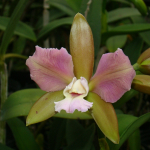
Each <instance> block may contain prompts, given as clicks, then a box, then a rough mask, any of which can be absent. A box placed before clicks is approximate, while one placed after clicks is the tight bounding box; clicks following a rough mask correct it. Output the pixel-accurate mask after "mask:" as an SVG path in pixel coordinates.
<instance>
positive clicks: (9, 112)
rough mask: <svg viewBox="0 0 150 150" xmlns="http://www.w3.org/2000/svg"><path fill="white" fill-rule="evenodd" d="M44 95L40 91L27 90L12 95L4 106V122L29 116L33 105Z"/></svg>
mask: <svg viewBox="0 0 150 150" xmlns="http://www.w3.org/2000/svg"><path fill="white" fill-rule="evenodd" d="M44 93H45V91H42V90H40V89H26V90H20V91H17V92H15V93H13V94H11V95H10V96H9V97H8V99H7V100H6V102H5V103H4V105H3V108H2V120H6V119H9V118H13V117H18V116H26V115H28V113H29V111H30V109H31V107H32V105H33V104H34V103H35V102H36V101H37V100H38V99H39V98H40V97H41V96H42V95H43V94H44Z"/></svg>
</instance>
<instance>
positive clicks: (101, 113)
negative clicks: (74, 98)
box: [87, 92, 120, 144]
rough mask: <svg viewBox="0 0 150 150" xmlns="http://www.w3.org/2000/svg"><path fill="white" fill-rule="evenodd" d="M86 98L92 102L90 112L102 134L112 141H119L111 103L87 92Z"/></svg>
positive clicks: (116, 122) (116, 121)
mask: <svg viewBox="0 0 150 150" xmlns="http://www.w3.org/2000/svg"><path fill="white" fill-rule="evenodd" d="M87 100H88V101H90V102H93V107H92V108H91V110H90V112H91V115H92V117H93V119H94V120H95V121H96V123H97V125H98V126H99V128H100V129H101V131H102V132H103V133H104V135H105V136H106V137H107V138H108V139H109V140H111V141H112V142H113V143H115V144H118V143H119V139H120V138H119V131H118V120H117V116H116V112H115V110H114V108H113V106H112V104H111V103H107V102H105V101H104V100H102V99H101V98H100V97H99V96H98V95H97V94H95V93H93V92H89V94H88V96H87Z"/></svg>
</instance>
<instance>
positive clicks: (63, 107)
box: [54, 98, 72, 113]
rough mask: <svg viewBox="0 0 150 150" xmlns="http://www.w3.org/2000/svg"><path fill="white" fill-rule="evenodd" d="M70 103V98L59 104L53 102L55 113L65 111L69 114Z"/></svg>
mask: <svg viewBox="0 0 150 150" xmlns="http://www.w3.org/2000/svg"><path fill="white" fill-rule="evenodd" d="M71 101H72V99H71V98H65V99H63V100H61V101H59V102H54V103H55V111H56V112H59V113H60V111H61V110H65V111H66V112H67V113H70V104H71Z"/></svg>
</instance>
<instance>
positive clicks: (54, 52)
mask: <svg viewBox="0 0 150 150" xmlns="http://www.w3.org/2000/svg"><path fill="white" fill-rule="evenodd" d="M26 65H27V66H28V67H29V69H30V76H31V79H32V80H34V81H35V82H36V83H37V84H38V85H39V87H40V88H41V89H42V90H44V91H47V92H49V91H58V90H62V89H64V88H65V87H66V85H68V84H69V83H70V82H71V80H72V78H73V77H74V74H73V62H72V57H71V55H70V54H68V52H67V50H66V49H65V48H61V49H60V50H58V49H55V48H49V49H46V48H41V47H39V46H36V51H35V53H34V54H33V56H30V57H29V58H28V59H27V61H26Z"/></svg>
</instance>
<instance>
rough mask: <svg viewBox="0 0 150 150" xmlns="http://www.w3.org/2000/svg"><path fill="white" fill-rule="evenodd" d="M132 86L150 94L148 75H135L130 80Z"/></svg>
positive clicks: (149, 77) (149, 78)
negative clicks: (131, 80)
mask: <svg viewBox="0 0 150 150" xmlns="http://www.w3.org/2000/svg"><path fill="white" fill-rule="evenodd" d="M132 88H133V89H135V90H137V91H140V92H143V93H146V94H150V76H148V75H136V76H135V78H134V79H133V82H132Z"/></svg>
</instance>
